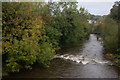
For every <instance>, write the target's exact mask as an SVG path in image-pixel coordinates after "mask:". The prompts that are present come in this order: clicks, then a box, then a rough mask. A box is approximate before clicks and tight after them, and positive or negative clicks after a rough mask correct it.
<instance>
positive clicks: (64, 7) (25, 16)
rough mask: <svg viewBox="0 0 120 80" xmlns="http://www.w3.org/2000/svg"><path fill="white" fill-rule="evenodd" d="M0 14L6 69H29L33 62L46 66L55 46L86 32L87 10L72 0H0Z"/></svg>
mask: <svg viewBox="0 0 120 80" xmlns="http://www.w3.org/2000/svg"><path fill="white" fill-rule="evenodd" d="M8 6H9V7H8ZM2 15H3V26H2V31H3V32H2V37H3V47H2V49H3V52H2V54H3V66H4V67H3V70H4V71H6V72H19V71H21V70H25V69H27V70H28V69H32V65H33V64H34V63H36V62H37V63H39V64H40V65H41V66H43V67H49V64H50V61H51V60H52V59H53V57H54V55H55V52H56V50H58V49H60V48H61V47H62V46H64V44H75V43H78V42H79V43H80V42H81V41H82V40H84V39H85V37H86V36H87V35H88V34H89V24H88V22H87V19H88V18H89V13H88V12H87V11H86V10H85V9H84V8H80V9H77V3H76V2H58V3H57V2H53V3H51V2H48V3H45V2H40V3H23V2H17V3H16V2H9V3H3V9H2Z"/></svg>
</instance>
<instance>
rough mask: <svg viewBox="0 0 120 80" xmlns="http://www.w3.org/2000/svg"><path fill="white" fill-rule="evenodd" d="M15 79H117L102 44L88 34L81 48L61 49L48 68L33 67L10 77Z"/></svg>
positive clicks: (112, 64)
mask: <svg viewBox="0 0 120 80" xmlns="http://www.w3.org/2000/svg"><path fill="white" fill-rule="evenodd" d="M10 77H17V78H117V77H118V70H117V68H116V67H115V66H114V63H112V62H111V61H109V60H107V59H105V57H104V55H103V42H102V41H101V39H100V38H99V40H97V37H96V35H95V34H90V37H89V40H86V41H85V42H84V43H83V44H82V46H81V45H77V46H72V47H68V48H65V49H62V50H61V51H60V52H59V54H56V55H55V57H54V59H53V61H52V62H51V65H50V67H49V68H45V69H41V68H40V67H39V66H34V67H33V69H32V70H30V71H26V72H22V73H17V74H13V75H10Z"/></svg>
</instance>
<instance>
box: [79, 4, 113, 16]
mask: <svg viewBox="0 0 120 80" xmlns="http://www.w3.org/2000/svg"><path fill="white" fill-rule="evenodd" d="M113 5H114V2H79V4H78V6H79V7H84V8H85V9H87V10H88V12H89V13H91V14H94V15H107V14H109V13H110V9H111V8H112V6H113Z"/></svg>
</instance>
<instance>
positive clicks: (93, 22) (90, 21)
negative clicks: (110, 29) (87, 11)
mask: <svg viewBox="0 0 120 80" xmlns="http://www.w3.org/2000/svg"><path fill="white" fill-rule="evenodd" d="M88 23H89V24H96V21H95V20H88Z"/></svg>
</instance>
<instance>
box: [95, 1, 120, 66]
mask: <svg viewBox="0 0 120 80" xmlns="http://www.w3.org/2000/svg"><path fill="white" fill-rule="evenodd" d="M95 30H96V31H98V32H101V33H102V34H101V37H102V38H103V42H104V48H105V54H106V55H107V57H108V58H109V59H112V60H114V61H115V62H116V64H117V65H118V66H119V67H120V33H119V32H120V31H119V30H120V1H117V2H115V3H114V5H113V7H112V9H111V10H110V14H109V15H107V16H104V18H103V20H102V24H100V25H98V26H96V29H95Z"/></svg>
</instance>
